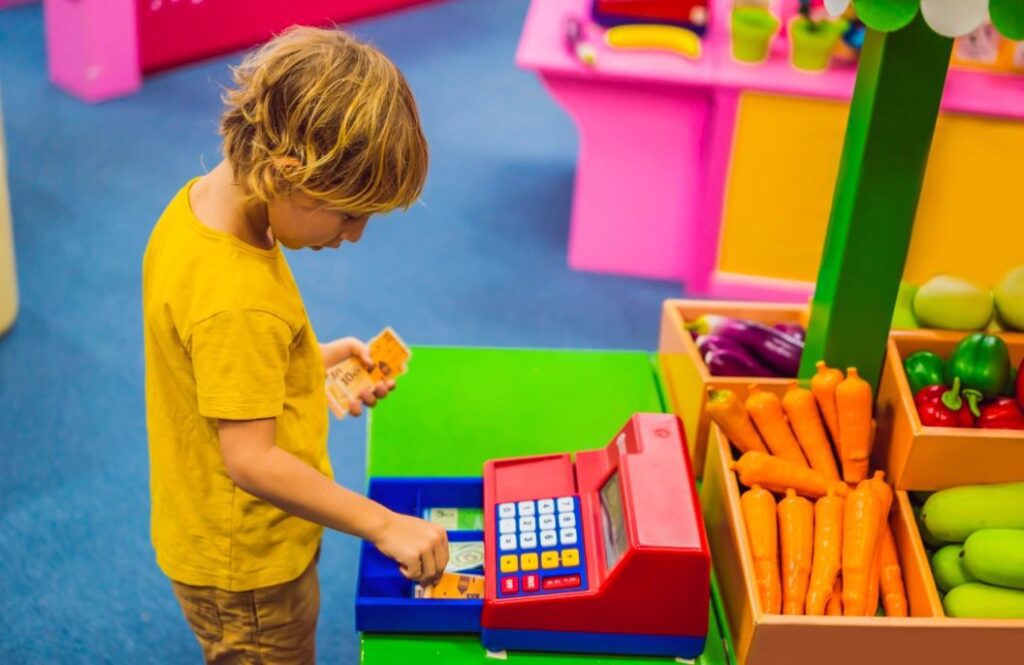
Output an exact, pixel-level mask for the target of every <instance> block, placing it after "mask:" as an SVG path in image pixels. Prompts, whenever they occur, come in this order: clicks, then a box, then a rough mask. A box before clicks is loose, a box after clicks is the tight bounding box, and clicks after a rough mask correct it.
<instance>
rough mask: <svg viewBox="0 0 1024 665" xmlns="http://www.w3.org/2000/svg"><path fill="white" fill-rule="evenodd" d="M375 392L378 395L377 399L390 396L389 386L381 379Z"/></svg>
mask: <svg viewBox="0 0 1024 665" xmlns="http://www.w3.org/2000/svg"><path fill="white" fill-rule="evenodd" d="M373 394H374V395H376V396H377V399H384V398H385V397H387V396H388V386H387V383H385V382H384V381H379V382H378V383H377V387H375V388H374V389H373Z"/></svg>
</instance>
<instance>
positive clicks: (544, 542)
mask: <svg viewBox="0 0 1024 665" xmlns="http://www.w3.org/2000/svg"><path fill="white" fill-rule="evenodd" d="M574 535H575V533H574ZM573 542H576V541H575V540H574V541H573ZM557 544H558V534H556V533H555V532H554V531H541V532H540V546H541V547H554V546H555V545H557Z"/></svg>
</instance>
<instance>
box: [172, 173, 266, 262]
mask: <svg viewBox="0 0 1024 665" xmlns="http://www.w3.org/2000/svg"><path fill="white" fill-rule="evenodd" d="M189 203H190V204H191V206H192V210H193V212H194V213H195V215H196V217H197V218H199V221H200V222H202V224H203V225H204V226H208V227H210V228H211V229H214V230H215V231H220V232H222V233H227V234H228V235H232V236H235V237H236V238H238V239H239V240H241V241H242V242H244V243H246V244H249V245H253V246H254V247H259V248H260V249H271V248H273V247H274V239H273V235H272V234H271V232H270V223H269V221H268V220H267V206H266V205H263V204H252V203H250V202H249V201H248V200H247V198H246V196H245V190H244V189H243V187H242V186H241V185H239V184H238V183H236V182H235V177H234V173H232V171H231V165H230V164H228V162H227V160H222V161H221V162H220V164H218V165H217V166H215V167H214V169H213V170H212V171H210V172H209V173H207V174H206V175H204V176H202V177H201V178H200V179H199V180H198V181H197V182H196V183H195V185H193V186H192V190H191V192H190V195H189Z"/></svg>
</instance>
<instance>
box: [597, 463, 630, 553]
mask: <svg viewBox="0 0 1024 665" xmlns="http://www.w3.org/2000/svg"><path fill="white" fill-rule="evenodd" d="M601 514H602V517H603V521H604V561H605V565H606V567H607V570H609V571H610V570H611V569H612V568H614V567H615V564H617V563H618V562H619V559H621V558H622V555H623V554H625V553H626V545H627V543H626V520H625V519H624V516H623V514H622V490H621V489H620V488H619V472H618V471H616V472H615V473H613V474H612V475H611V477H610V478H608V480H607V481H605V484H604V487H602V488H601Z"/></svg>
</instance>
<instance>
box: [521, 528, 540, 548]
mask: <svg viewBox="0 0 1024 665" xmlns="http://www.w3.org/2000/svg"><path fill="white" fill-rule="evenodd" d="M519 547H520V548H522V549H524V550H532V549H533V548H535V547H537V532H536V531H527V532H526V533H521V534H519Z"/></svg>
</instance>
